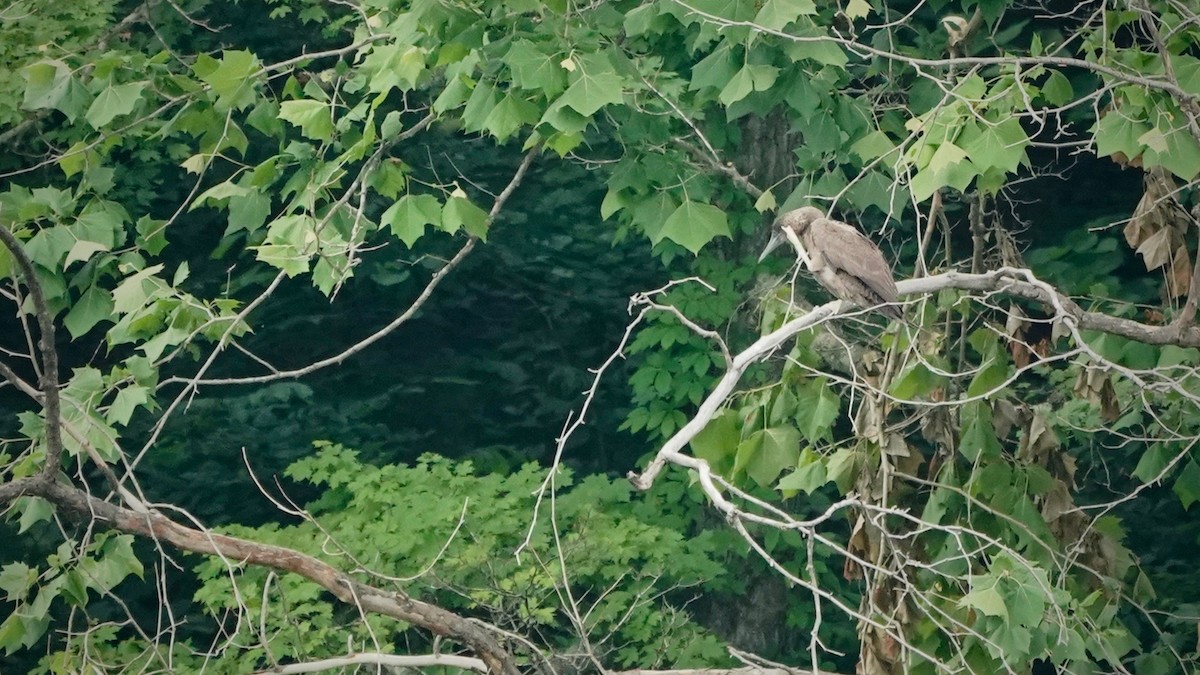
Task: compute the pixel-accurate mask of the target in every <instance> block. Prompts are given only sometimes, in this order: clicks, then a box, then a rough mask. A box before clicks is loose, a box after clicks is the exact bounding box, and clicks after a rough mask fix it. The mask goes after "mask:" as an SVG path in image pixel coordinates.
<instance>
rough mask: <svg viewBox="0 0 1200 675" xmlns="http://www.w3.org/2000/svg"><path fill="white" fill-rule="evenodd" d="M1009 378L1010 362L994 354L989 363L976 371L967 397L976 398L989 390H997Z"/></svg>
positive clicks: (968, 388)
mask: <svg viewBox="0 0 1200 675" xmlns="http://www.w3.org/2000/svg"><path fill="white" fill-rule="evenodd" d="M1007 379H1008V362H1007V361H1005V360H1004V359H1002V358H1000V357H998V356H993V357H992V359H991V360H990V361H988V363H987V365H985V366H984V367H983V368H981V369H980V370H979V372H977V373H975V377H973V378H971V384H970V386H968V387H967V397H968V398H974V397H976V396H982V395H983V394H986V393H988V392H993V393H994V392H995V390H997V389H998V388H999V387H1000V386H1001V385H1002V384H1004V381H1005V380H1007Z"/></svg>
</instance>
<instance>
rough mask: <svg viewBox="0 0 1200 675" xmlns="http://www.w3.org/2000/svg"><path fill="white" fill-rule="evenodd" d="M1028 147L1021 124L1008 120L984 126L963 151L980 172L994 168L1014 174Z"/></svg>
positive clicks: (1026, 137) (965, 144)
mask: <svg viewBox="0 0 1200 675" xmlns="http://www.w3.org/2000/svg"><path fill="white" fill-rule="evenodd" d="M1028 145H1029V137H1028V136H1026V135H1025V130H1024V129H1023V128H1022V127H1021V123H1020V122H1018V121H1017V120H1016V119H1013V118H1009V119H1007V120H1005V121H1003V122H1001V123H999V124H997V125H995V126H987V125H985V126H984V127H983V129H982V131H980V133H979V134H978V135H977V136H975V137H974V138H973V139H972V140H971V141H970V142H969V143H964V144H963V150H964V151H966V154H967V156H968V157H970V158H971V162H972V163H973V164H974V165H975V166H976V167H977V168H978V169H979V170H980V171H983V170H986V169H988V168H991V167H996V168H999V169H1003V170H1004V171H1006V172H1008V173H1014V172H1016V170H1017V168H1018V167H1019V166H1020V165H1021V162H1022V161H1024V160H1025V148H1026V146H1028ZM935 156H936V154H935ZM931 163H932V162H931Z"/></svg>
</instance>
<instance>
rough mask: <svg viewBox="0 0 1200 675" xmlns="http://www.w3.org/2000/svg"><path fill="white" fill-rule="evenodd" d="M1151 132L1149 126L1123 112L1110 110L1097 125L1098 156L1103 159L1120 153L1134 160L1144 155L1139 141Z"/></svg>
mask: <svg viewBox="0 0 1200 675" xmlns="http://www.w3.org/2000/svg"><path fill="white" fill-rule="evenodd" d="M1149 130H1150V127H1149V126H1148V125H1146V124H1145V123H1143V122H1138V121H1134V120H1132V119H1130V118H1129V117H1127V116H1126V115H1125V114H1124V113H1123V112H1122V111H1120V110H1110V111H1109V112H1108V113H1106V114H1105V115H1104V117H1102V118H1100V123H1099V124H1097V125H1096V154H1097V155H1100V156H1102V157H1103V156H1107V155H1114V154H1116V153H1118V152H1119V153H1122V154H1124V155H1125V156H1126V157H1127V158H1128V159H1134V158H1135V157H1138V156H1139V155H1141V154H1142V144H1141V143H1139V142H1138V140H1137V139H1138V138H1140V137H1141V135H1142V134H1144V133H1146V132H1147V131H1149Z"/></svg>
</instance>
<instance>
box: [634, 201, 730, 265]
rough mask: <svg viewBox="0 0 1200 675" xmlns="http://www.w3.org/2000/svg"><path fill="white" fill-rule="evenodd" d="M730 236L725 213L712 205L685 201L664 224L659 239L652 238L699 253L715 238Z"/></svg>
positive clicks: (652, 238) (655, 241)
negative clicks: (670, 242) (673, 243)
mask: <svg viewBox="0 0 1200 675" xmlns="http://www.w3.org/2000/svg"><path fill="white" fill-rule="evenodd" d="M728 236H730V233H729V221H728V220H727V219H726V217H725V212H724V211H722V210H721V209H718V208H717V207H715V206H712V205H711V204H702V203H700V202H693V201H690V200H685V201H684V202H683V203H682V204H680V205H679V206H678V207H677V208H676V209H675V211H674V212H673V213H672V214H671V215H670V216H669V217H668V218H667V219H666V222H664V223H663V225H662V229H661V230H659V231H658V236H657V238H655V237H653V236H652V237H651V240H652V241H654V243H658V242H659V241H661V240H662V239H670V240H671V241H673V242H675V243H676V244H679V245H680V246H682V247H684V248H686V249H687V250H689V251H691V252H692V253H699V252H700V249H702V248H704V245H705V244H707V243H708V242H710V241H712V240H713V239H714V238H716V237H728Z"/></svg>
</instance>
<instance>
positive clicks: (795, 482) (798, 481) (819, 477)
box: [775, 448, 829, 494]
mask: <svg viewBox="0 0 1200 675" xmlns="http://www.w3.org/2000/svg"><path fill="white" fill-rule="evenodd" d="M796 465H797V466H796V470H795V471H793V472H792V473H790V474H788V475H787V476H784V477H783V478H782V479H781V480H780V481H779V484H778V485H776V486H775V487H776V489H778V490H784V491H793V490H798V491H801V492H805V493H808V494H812V493H813V491H814V490H816V489H817V488H819V487H821V486H822V485H824V484H825V483H826V482H827V481H828V480H829V476H828V474H827V473H826V472H825V461H824V458H823V457H821V456H820V455H818V454H817V453H815V452H813V450H812V448H805V449H804V450H803V451H801V453H800V458H799V459H798V460H797V461H796Z"/></svg>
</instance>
